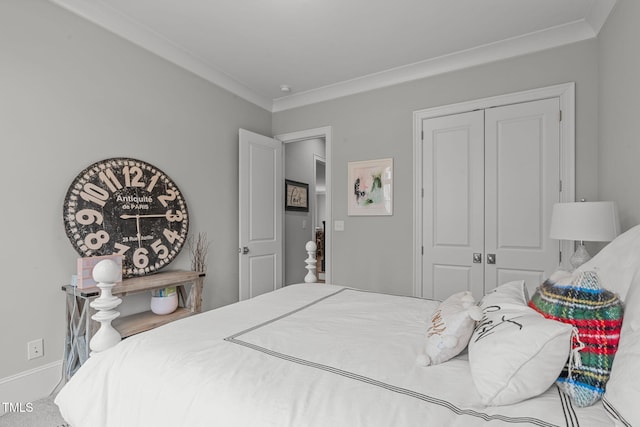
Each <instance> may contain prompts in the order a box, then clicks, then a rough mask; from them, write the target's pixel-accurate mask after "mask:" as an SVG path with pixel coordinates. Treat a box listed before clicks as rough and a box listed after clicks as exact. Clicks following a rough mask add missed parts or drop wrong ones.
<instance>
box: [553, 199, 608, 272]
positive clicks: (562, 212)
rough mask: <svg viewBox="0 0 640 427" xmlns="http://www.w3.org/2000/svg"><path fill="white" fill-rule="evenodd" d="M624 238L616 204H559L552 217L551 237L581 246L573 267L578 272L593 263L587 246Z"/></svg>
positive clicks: (577, 249)
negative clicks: (620, 235) (571, 241)
mask: <svg viewBox="0 0 640 427" xmlns="http://www.w3.org/2000/svg"><path fill="white" fill-rule="evenodd" d="M618 234H620V222H619V220H618V210H617V208H616V204H615V202H585V201H582V202H572V203H556V204H554V205H553V213H552V214H551V231H550V232H549V237H551V238H552V239H558V240H575V241H577V242H578V245H577V247H576V250H575V252H574V253H573V255H572V256H571V259H570V262H571V266H572V267H573V268H574V270H575V269H576V268H578V267H579V266H581V265H582V264H584V263H585V262H587V261H589V260H590V259H591V255H589V252H587V250H586V249H585V247H584V242H585V241H587V242H610V241H611V240H613V239H615V238H616V236H617V235H618Z"/></svg>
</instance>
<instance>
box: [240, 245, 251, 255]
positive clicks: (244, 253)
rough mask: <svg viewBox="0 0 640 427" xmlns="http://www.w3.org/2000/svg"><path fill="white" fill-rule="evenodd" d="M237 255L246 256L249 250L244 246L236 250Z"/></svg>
mask: <svg viewBox="0 0 640 427" xmlns="http://www.w3.org/2000/svg"><path fill="white" fill-rule="evenodd" d="M238 253H239V254H242V255H246V254H248V253H249V248H248V247H246V246H243V247H241V248H238Z"/></svg>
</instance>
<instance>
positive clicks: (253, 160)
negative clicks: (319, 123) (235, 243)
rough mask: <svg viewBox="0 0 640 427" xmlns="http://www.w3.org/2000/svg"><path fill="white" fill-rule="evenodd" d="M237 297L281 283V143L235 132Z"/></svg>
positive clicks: (274, 286)
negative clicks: (237, 209)
mask: <svg viewBox="0 0 640 427" xmlns="http://www.w3.org/2000/svg"><path fill="white" fill-rule="evenodd" d="M239 141H240V151H239V159H240V161H239V210H240V213H239V217H240V218H239V250H238V253H239V255H238V256H239V264H240V283H239V287H240V300H244V299H247V298H252V297H254V296H257V295H260V294H263V293H265V292H270V291H273V290H275V289H277V288H279V287H281V286H282V262H283V261H282V209H283V198H282V197H283V186H284V181H283V178H282V143H281V142H280V141H278V140H275V139H272V138H268V137H266V136H263V135H259V134H256V133H253V132H249V131H247V130H244V129H240V132H239Z"/></svg>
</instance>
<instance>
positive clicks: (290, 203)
mask: <svg viewBox="0 0 640 427" xmlns="http://www.w3.org/2000/svg"><path fill="white" fill-rule="evenodd" d="M284 186H285V187H284V194H285V201H284V209H285V210H287V211H298V212H309V184H305V183H303V182H298V181H292V180H290V179H285V181H284Z"/></svg>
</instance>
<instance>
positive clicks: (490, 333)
mask: <svg viewBox="0 0 640 427" xmlns="http://www.w3.org/2000/svg"><path fill="white" fill-rule="evenodd" d="M525 289H526V288H525V283H524V280H519V281H515V282H509V283H505V284H504V285H501V286H499V287H497V288H496V289H495V290H494V291H493V292H492V293H489V294H487V295H486V296H485V297H484V298H483V299H482V301H481V302H480V308H481V309H482V312H483V317H482V320H481V321H480V322H479V323H478V325H477V326H476V329H475V331H474V332H473V335H472V336H471V340H470V341H469V365H470V368H471V377H472V379H473V383H474V384H475V386H476V388H477V390H478V392H479V394H480V397H481V398H482V402H483V403H484V404H485V405H490V406H496V405H509V404H512V403H517V402H520V401H522V400H525V399H528V398H530V397H534V396H537V395H539V394H541V393H543V392H545V391H546V390H547V389H548V388H549V387H550V386H551V385H552V384H553V383H554V382H555V380H556V379H557V378H558V375H560V372H561V371H562V368H563V367H564V365H565V363H566V361H567V359H568V357H569V351H570V349H571V331H572V328H571V325H567V324H564V323H561V322H556V321H554V320H549V319H546V318H545V317H544V316H542V315H541V314H539V313H537V312H536V311H535V310H533V309H532V308H529V307H528V306H527V298H526V293H525V292H526V291H525Z"/></svg>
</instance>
